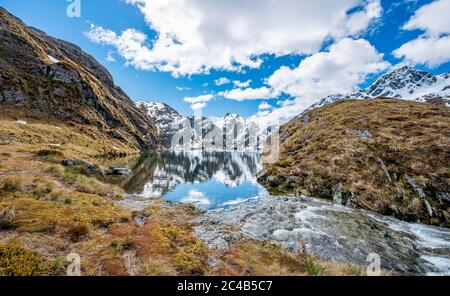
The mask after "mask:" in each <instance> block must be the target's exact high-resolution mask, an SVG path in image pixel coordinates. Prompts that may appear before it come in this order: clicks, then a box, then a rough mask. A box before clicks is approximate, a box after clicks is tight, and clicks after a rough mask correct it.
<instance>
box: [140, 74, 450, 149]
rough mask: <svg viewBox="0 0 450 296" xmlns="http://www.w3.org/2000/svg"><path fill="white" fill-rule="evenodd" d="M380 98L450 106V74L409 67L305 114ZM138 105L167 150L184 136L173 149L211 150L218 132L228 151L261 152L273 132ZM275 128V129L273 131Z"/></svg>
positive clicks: (228, 118) (233, 117) (229, 118)
mask: <svg viewBox="0 0 450 296" xmlns="http://www.w3.org/2000/svg"><path fill="white" fill-rule="evenodd" d="M378 97H387V98H394V99H405V100H415V101H420V102H427V103H440V104H446V105H447V106H448V105H449V100H450V74H449V73H445V74H440V75H433V74H431V73H428V72H425V71H422V70H418V69H415V68H413V67H409V66H404V67H400V68H396V69H394V70H392V71H390V72H388V73H386V74H384V75H382V76H380V77H379V78H378V79H377V80H375V82H374V83H372V84H371V85H370V86H369V87H367V88H366V89H363V90H360V91H356V92H353V93H348V94H334V95H330V96H327V97H325V98H323V99H321V100H319V101H318V102H317V103H315V104H313V105H311V106H310V107H309V108H308V109H307V110H305V111H304V112H303V113H302V114H306V113H307V112H308V111H311V110H313V109H316V108H320V107H323V106H325V105H328V104H332V103H336V102H339V101H344V100H365V99H373V98H378ZM136 105H137V106H138V107H139V108H140V109H141V110H143V111H145V112H146V113H147V114H148V115H149V116H150V117H151V118H153V120H154V121H155V122H156V125H157V128H158V130H159V132H160V133H161V134H162V137H163V139H164V140H163V143H164V146H165V147H171V140H172V138H173V136H174V135H175V134H183V135H185V139H186V138H189V139H190V140H189V141H188V142H186V141H185V142H179V143H177V144H176V145H175V146H174V147H172V148H175V149H195V150H196V149H208V148H207V147H205V141H202V137H203V138H205V137H207V134H208V133H210V132H211V131H214V130H218V131H221V132H222V135H223V145H224V147H225V148H224V149H227V148H228V150H232V149H234V150H259V149H262V148H263V147H264V145H265V141H266V139H267V135H268V134H270V131H265V130H262V131H261V130H260V129H259V128H258V126H256V124H255V123H253V122H247V121H246V120H245V119H244V118H243V117H241V116H239V115H237V114H232V113H228V114H226V115H225V116H224V117H222V118H219V119H218V120H214V121H213V120H211V119H209V118H206V117H204V118H202V119H194V118H192V117H182V116H181V115H180V114H179V113H178V112H177V111H176V110H175V109H173V108H171V107H170V106H168V105H167V104H163V103H158V102H138V103H136ZM299 113H300V111H299ZM300 116H301V115H300ZM196 120H197V121H196ZM275 128H276V127H273V129H275ZM273 129H272V130H273ZM227 131H228V132H227ZM255 135H256V136H255ZM252 136H253V138H252ZM227 143H228V145H229V144H230V143H232V144H231V146H229V147H227V146H226V145H227Z"/></svg>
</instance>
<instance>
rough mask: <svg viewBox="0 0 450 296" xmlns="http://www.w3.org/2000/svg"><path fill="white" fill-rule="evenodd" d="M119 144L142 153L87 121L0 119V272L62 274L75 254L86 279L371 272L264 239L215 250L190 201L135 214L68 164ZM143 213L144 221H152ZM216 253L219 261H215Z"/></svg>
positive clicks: (116, 192) (117, 193)
mask: <svg viewBox="0 0 450 296" xmlns="http://www.w3.org/2000/svg"><path fill="white" fill-rule="evenodd" d="M54 144H61V146H55V145H54ZM111 146H117V148H118V149H120V151H122V152H123V153H132V152H133V151H134V150H133V149H132V148H129V147H126V146H123V145H122V144H121V142H120V141H116V140H111V139H109V138H102V137H101V135H99V134H97V132H96V130H95V129H91V128H88V127H86V126H66V125H63V124H59V123H54V122H53V123H51V122H42V121H40V122H30V123H28V124H20V123H17V122H16V121H13V120H7V119H6V118H5V117H3V118H2V119H1V120H0V275H64V274H65V272H66V267H67V265H68V264H69V263H68V262H67V261H66V256H67V255H68V254H69V253H73V252H75V253H78V254H79V255H80V256H81V267H82V274H83V275H192V274H198V275H269V274H273V275H319V274H330V275H361V274H362V273H363V270H362V269H361V268H358V267H355V266H351V265H347V264H340V263H334V262H324V261H321V260H320V259H319V258H315V257H313V256H309V255H308V254H294V253H289V252H286V251H285V250H283V249H281V248H280V247H278V246H275V245H272V244H267V243H262V242H235V243H234V244H233V245H232V246H231V248H230V249H229V250H228V251H226V252H218V251H213V250H210V249H209V248H208V247H207V246H205V245H204V244H203V242H202V241H200V240H198V239H196V238H195V237H194V236H193V235H192V227H193V225H192V224H191V222H189V221H191V220H192V218H194V217H195V216H196V215H200V214H199V213H198V212H197V211H195V209H194V208H193V207H192V206H190V205H167V204H165V203H164V202H162V201H161V202H155V203H154V204H152V205H151V206H149V207H148V208H147V209H145V210H143V211H135V212H133V211H127V210H124V209H122V208H120V207H119V206H117V205H116V203H115V202H114V201H115V200H117V199H120V198H122V197H123V192H122V191H121V189H120V188H117V187H115V186H112V185H109V184H105V183H103V182H102V181H101V180H98V179H95V178H91V177H88V176H84V175H81V174H79V173H77V172H76V171H74V170H73V169H70V168H64V167H62V166H61V165H60V162H61V160H62V159H63V158H64V157H72V158H77V159H83V160H85V161H89V162H91V163H96V162H97V161H96V159H95V158H92V157H91V156H93V155H98V154H103V153H104V151H107V150H108V149H110V148H108V147H111ZM43 152H45V153H43ZM97 164H99V165H101V163H97ZM136 215H140V216H144V217H146V222H145V224H144V225H141V226H139V225H137V224H136V222H135V219H134V217H135V216H136ZM209 257H215V258H216V259H217V260H218V264H217V265H215V266H210V265H209V264H208V259H209Z"/></svg>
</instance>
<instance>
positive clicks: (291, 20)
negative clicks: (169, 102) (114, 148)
mask: <svg viewBox="0 0 450 296" xmlns="http://www.w3.org/2000/svg"><path fill="white" fill-rule="evenodd" d="M126 2H127V3H129V4H132V5H136V6H137V7H138V8H139V9H140V11H141V12H142V14H143V15H144V17H145V20H146V21H147V23H148V24H149V25H150V27H151V28H152V29H153V30H154V31H156V33H157V38H156V39H155V40H149V39H148V38H147V36H146V35H145V34H143V33H141V32H138V31H136V30H134V29H128V30H125V31H123V32H121V33H120V34H118V33H115V32H113V31H111V30H108V29H104V28H102V27H99V26H93V27H92V28H91V30H90V31H89V32H88V33H87V36H88V37H89V38H90V39H91V40H92V41H93V42H97V43H101V44H109V45H111V46H114V47H116V50H117V52H118V53H119V54H120V55H122V56H123V57H124V58H125V59H126V61H127V63H128V64H130V65H133V66H134V67H136V68H138V69H143V70H158V71H164V72H170V73H172V75H174V76H179V75H191V74H198V73H208V72H209V71H210V70H211V69H217V70H229V71H238V70H240V69H242V67H250V68H258V67H259V66H260V65H261V63H262V60H261V59H260V56H261V55H263V54H275V55H286V54H307V55H309V54H314V53H316V52H317V51H319V50H320V48H321V47H322V45H323V43H324V42H325V41H327V40H335V41H339V40H340V39H342V38H345V37H348V36H357V35H359V34H361V33H363V32H364V30H366V29H367V28H368V27H369V26H370V24H371V23H372V22H373V21H374V20H376V19H378V18H379V17H380V15H381V12H382V9H381V5H380V0H339V1H338V0H334V1H329V0H315V1H309V0H227V1H222V0H209V1H204V0H126ZM280 20H281V21H280Z"/></svg>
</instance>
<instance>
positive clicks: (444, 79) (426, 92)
mask: <svg viewBox="0 0 450 296" xmlns="http://www.w3.org/2000/svg"><path fill="white" fill-rule="evenodd" d="M378 97H386V98H392V99H406V100H416V101H420V102H433V101H440V102H442V103H444V104H447V106H448V104H449V100H450V74H449V73H445V74H440V75H433V74H431V73H429V72H425V71H422V70H418V69H415V68H413V67H409V66H404V67H400V68H396V69H394V70H392V71H390V72H388V73H386V74H384V75H382V76H381V77H380V78H378V79H377V80H375V82H374V83H372V84H371V85H370V86H369V87H367V88H366V89H363V90H360V91H357V92H353V93H349V94H333V95H330V96H327V97H325V98H323V99H321V100H319V101H318V102H317V103H315V104H313V105H312V106H311V107H309V108H308V109H307V110H306V111H305V112H307V111H310V110H313V109H316V108H320V107H323V106H325V105H328V104H332V103H336V102H338V101H343V100H355V99H356V100H364V99H373V98H378Z"/></svg>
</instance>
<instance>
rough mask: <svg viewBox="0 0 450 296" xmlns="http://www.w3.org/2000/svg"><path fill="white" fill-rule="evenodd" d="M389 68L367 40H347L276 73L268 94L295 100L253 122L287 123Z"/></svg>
mask: <svg viewBox="0 0 450 296" xmlns="http://www.w3.org/2000/svg"><path fill="white" fill-rule="evenodd" d="M389 67H390V64H389V63H388V62H386V61H384V59H383V54H381V53H379V52H378V51H377V50H376V49H375V47H373V46H372V45H371V44H370V43H369V42H368V41H367V40H364V39H358V40H354V39H349V38H347V39H343V40H341V41H339V42H337V43H335V44H333V45H331V46H330V47H329V48H328V49H327V50H326V51H323V52H319V53H316V54H313V55H311V56H309V57H307V58H305V59H304V60H302V61H301V62H300V64H299V65H298V67H296V68H293V69H291V68H289V67H285V66H282V67H281V68H279V69H278V70H277V71H275V73H274V74H273V75H272V76H270V77H269V78H268V79H267V81H266V83H267V88H266V89H267V90H266V93H268V94H274V97H277V96H278V95H279V94H286V95H288V96H290V97H292V98H293V99H289V100H285V101H282V102H279V104H278V105H281V106H280V107H279V108H275V109H273V110H272V111H271V112H270V113H269V114H267V113H263V114H261V113H260V114H259V115H258V114H257V115H255V116H253V117H252V120H254V121H258V120H259V119H261V120H269V121H279V122H285V121H286V120H289V119H290V118H292V117H293V116H295V115H298V114H299V113H301V112H302V111H303V110H305V109H306V108H307V107H309V106H310V105H311V104H312V103H314V102H316V101H317V100H319V99H321V98H323V97H326V96H328V95H330V94H334V93H347V92H351V91H354V90H357V89H358V88H359V85H360V84H361V83H363V82H364V81H365V80H366V79H367V77H368V76H369V75H371V74H375V73H379V72H381V71H384V70H386V69H388V68H389ZM240 98H241V100H244V99H251V98H248V97H245V96H242V97H240ZM261 115H262V116H261Z"/></svg>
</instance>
